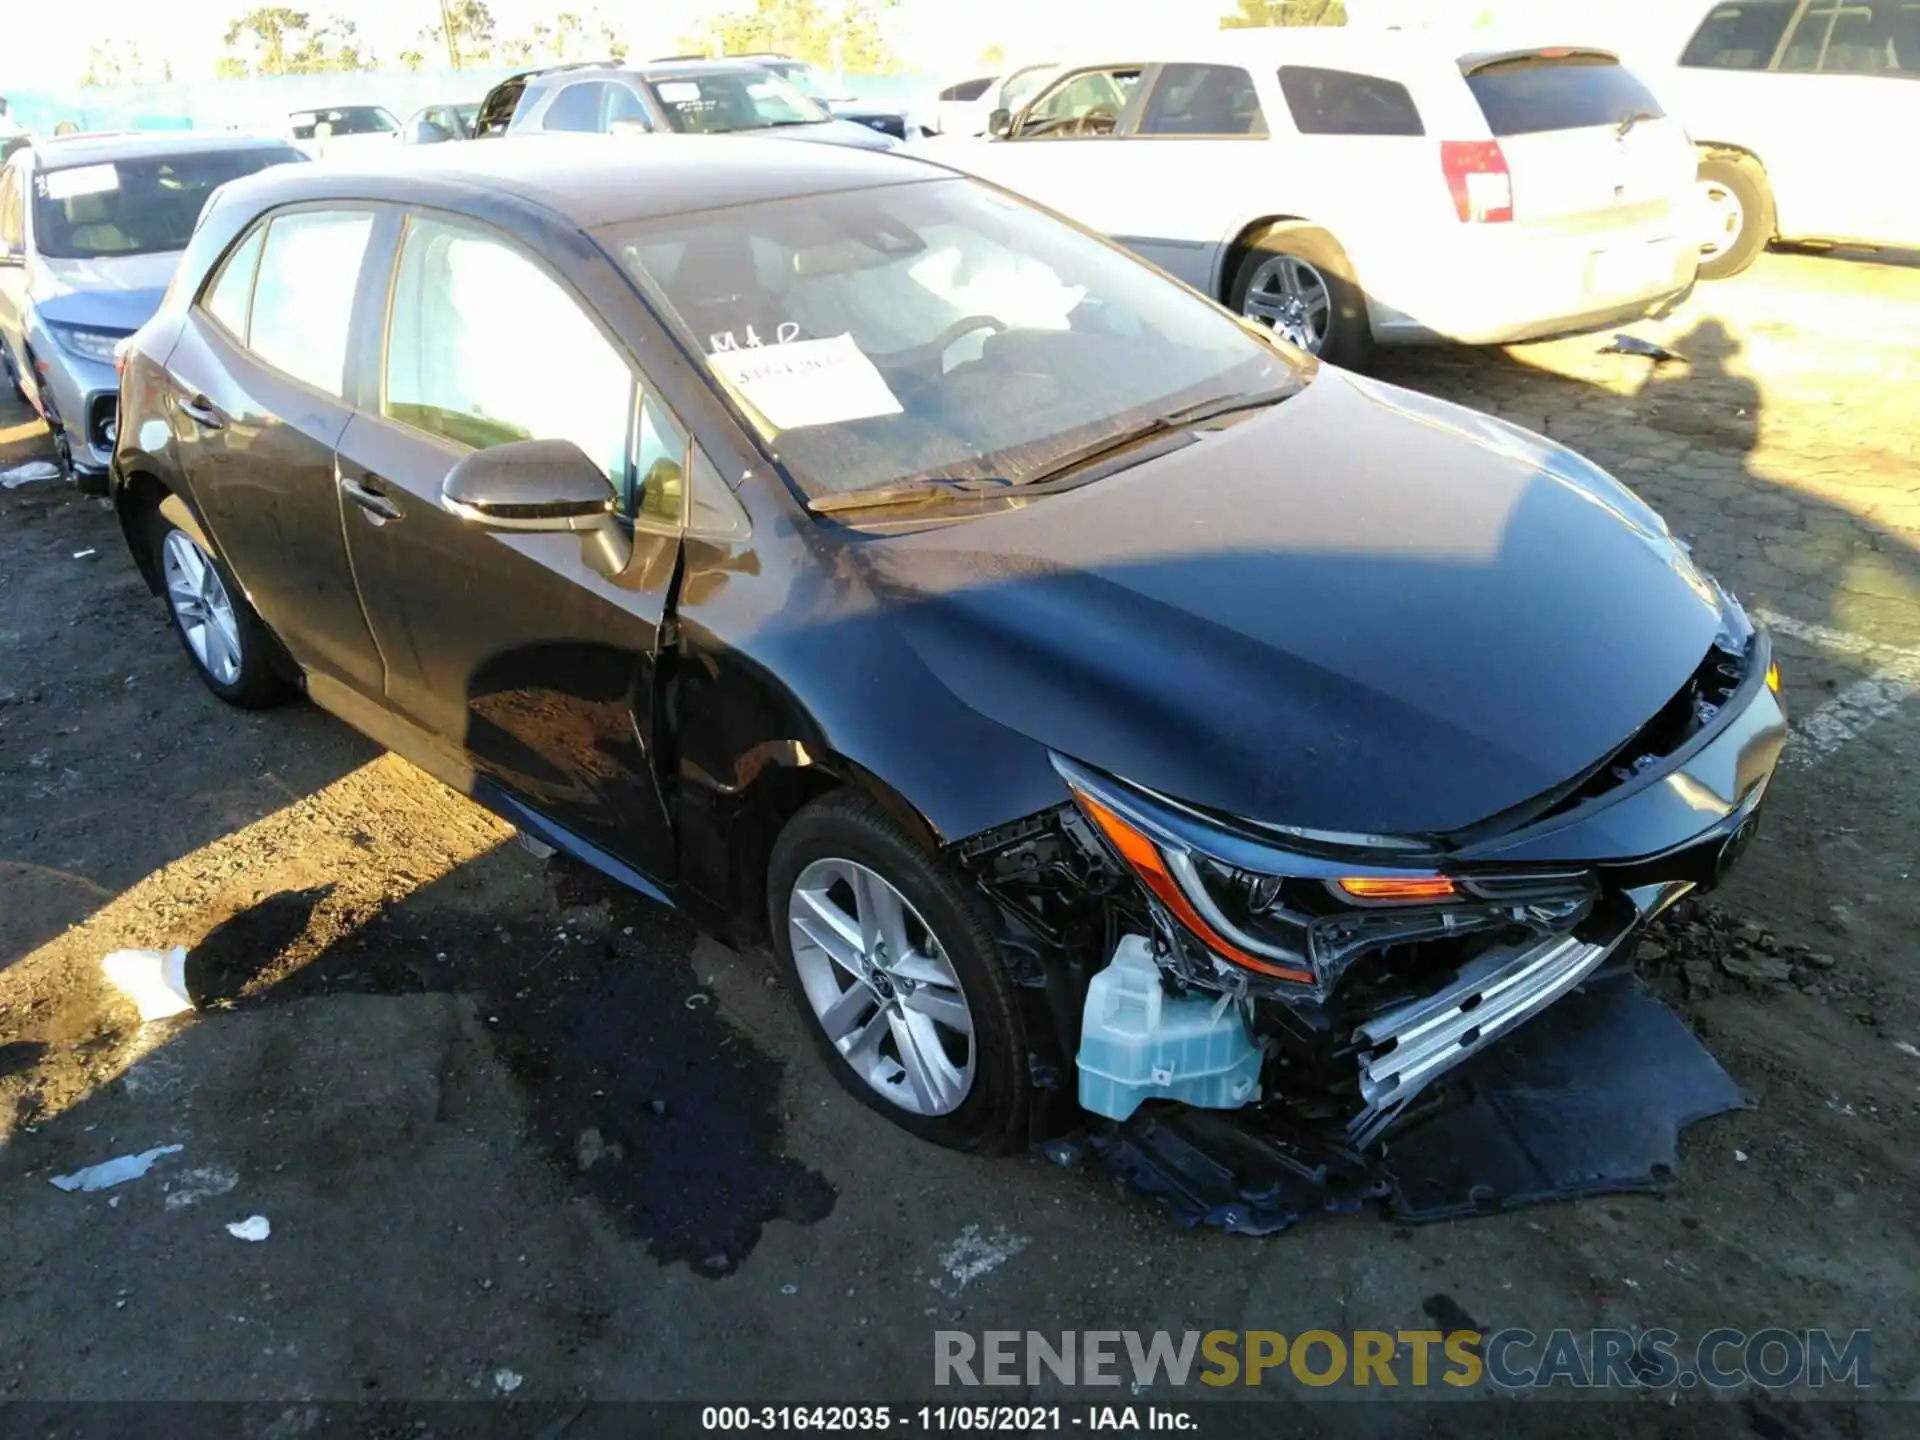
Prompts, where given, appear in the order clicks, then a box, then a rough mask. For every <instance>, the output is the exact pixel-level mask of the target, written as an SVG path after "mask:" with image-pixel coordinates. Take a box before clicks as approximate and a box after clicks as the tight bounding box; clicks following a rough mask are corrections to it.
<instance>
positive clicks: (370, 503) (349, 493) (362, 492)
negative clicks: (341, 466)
mask: <svg viewBox="0 0 1920 1440" xmlns="http://www.w3.org/2000/svg"><path fill="white" fill-rule="evenodd" d="M380 484H381V481H380V479H379V477H378V476H374V475H369V476H367V477H366V479H364V480H355V479H354V478H353V477H352V476H351V475H342V476H341V477H340V493H341V494H342V495H344V496H346V497H347V499H349V500H351V501H352V502H353V503H354V504H356V505H358V506H359V507H360V508H361V509H362V510H364V511H366V512H367V515H368V517H369V518H370V519H372V521H373V523H374V524H376V525H384V524H386V523H387V522H388V521H389V520H398V519H399V518H400V517H401V516H402V515H403V514H404V513H405V512H404V511H402V510H401V508H400V507H399V506H398V505H396V504H395V503H394V502H393V501H392V500H391V499H389V498H388V497H387V495H386V494H385V493H383V492H382V491H381V490H380V489H379V488H377V487H379V485H380Z"/></svg>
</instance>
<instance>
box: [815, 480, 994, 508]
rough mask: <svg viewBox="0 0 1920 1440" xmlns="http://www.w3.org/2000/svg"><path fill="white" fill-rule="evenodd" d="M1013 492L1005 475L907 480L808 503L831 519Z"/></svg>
mask: <svg viewBox="0 0 1920 1440" xmlns="http://www.w3.org/2000/svg"><path fill="white" fill-rule="evenodd" d="M1012 488H1013V482H1012V481H1011V480H1009V479H1007V478H1006V477H1005V476H1004V475H984V476H980V477H977V478H967V479H960V478H952V477H939V478H935V479H930V480H907V481H903V482H900V483H897V484H889V485H873V486H869V487H868V488H867V489H865V490H843V491H841V492H840V493H838V494H836V495H820V496H817V497H815V498H814V499H811V500H809V501H807V508H808V509H809V510H811V511H813V513H814V514H816V515H831V514H833V513H834V512H836V511H839V510H870V509H874V508H876V507H879V506H882V505H917V504H919V503H920V502H921V501H923V500H931V499H936V498H944V497H951V496H955V495H1000V494H1004V493H1005V492H1006V491H1008V490H1011V489H1012Z"/></svg>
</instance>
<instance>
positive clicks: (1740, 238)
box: [1694, 156, 1774, 280]
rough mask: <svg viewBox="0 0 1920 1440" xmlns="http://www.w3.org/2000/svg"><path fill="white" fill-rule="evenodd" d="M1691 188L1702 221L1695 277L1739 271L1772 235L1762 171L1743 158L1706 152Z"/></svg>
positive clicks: (1711, 277) (1769, 199)
mask: <svg viewBox="0 0 1920 1440" xmlns="http://www.w3.org/2000/svg"><path fill="white" fill-rule="evenodd" d="M1694 193H1695V198H1696V201H1697V203H1698V205H1699V209H1700V214H1701V217H1702V224H1703V227H1704V228H1703V231H1702V235H1703V239H1702V241H1701V244H1700V278H1701V279H1702V280H1725V279H1726V278H1727V277H1728V276H1731V275H1738V274H1739V273H1740V272H1741V271H1742V270H1745V269H1746V268H1747V267H1748V266H1750V265H1752V264H1753V262H1754V261H1755V260H1757V259H1759V258H1760V252H1761V251H1762V250H1764V249H1766V248H1767V242H1768V241H1769V240H1771V239H1773V225H1774V217H1773V192H1772V191H1771V190H1770V189H1769V188H1768V187H1767V177H1766V174H1765V172H1764V171H1762V170H1761V169H1760V167H1759V166H1758V165H1757V164H1755V163H1754V162H1753V161H1751V160H1747V159H1741V158H1735V157H1732V156H1727V157H1721V156H1713V157H1710V158H1705V159H1702V160H1701V162H1700V173H1699V179H1698V180H1697V181H1696V182H1695V192H1694Z"/></svg>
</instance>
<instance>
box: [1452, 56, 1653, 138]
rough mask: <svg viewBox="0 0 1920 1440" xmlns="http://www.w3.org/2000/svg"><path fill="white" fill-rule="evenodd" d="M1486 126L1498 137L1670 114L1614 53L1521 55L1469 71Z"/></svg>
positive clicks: (1578, 127)
mask: <svg viewBox="0 0 1920 1440" xmlns="http://www.w3.org/2000/svg"><path fill="white" fill-rule="evenodd" d="M1467 86H1468V88H1469V89H1471V90H1472V91H1473V95H1474V98H1475V99H1476V100H1478V101H1479V102H1480V111H1481V113H1482V114H1483V115H1485V116H1486V117H1487V128H1488V129H1490V130H1491V131H1493V133H1494V135H1495V136H1496V137H1498V138H1502V139H1504V138H1505V137H1507V136H1510V135H1539V134H1542V133H1544V132H1546V131H1549V130H1585V129H1588V128H1590V127H1593V126H1598V125H1619V124H1621V123H1623V122H1624V121H1625V120H1627V119H1628V118H1629V117H1630V116H1634V115H1638V116H1640V117H1641V118H1642V119H1648V120H1658V119H1660V118H1661V117H1662V116H1664V115H1665V114H1666V111H1664V110H1662V109H1661V108H1660V102H1659V101H1657V100H1655V99H1654V98H1653V92H1652V91H1650V90H1649V89H1647V87H1646V86H1645V85H1643V84H1641V83H1640V78H1639V77H1638V76H1637V75H1635V74H1634V73H1633V72H1632V71H1631V70H1628V69H1627V68H1626V67H1625V66H1623V65H1621V64H1620V62H1619V61H1617V60H1614V59H1613V58H1611V57H1610V56H1602V55H1593V54H1578V53H1575V54H1571V55H1553V54H1538V55H1527V56H1522V57H1520V58H1518V59H1513V60H1501V61H1499V62H1497V63H1495V64H1492V65H1483V66H1481V67H1480V68H1479V69H1477V70H1474V71H1473V72H1472V73H1471V74H1469V75H1468V76H1467Z"/></svg>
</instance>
